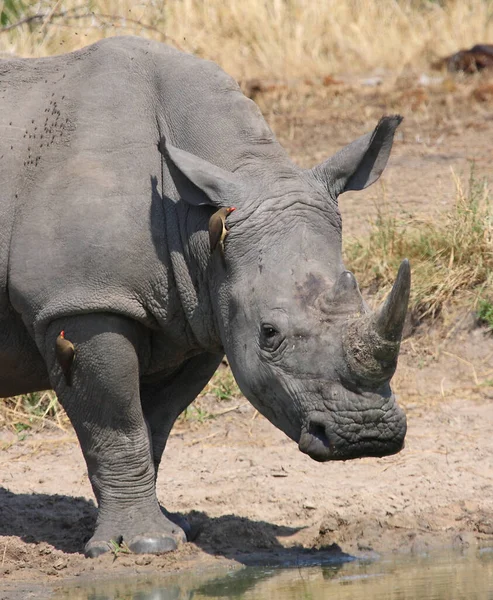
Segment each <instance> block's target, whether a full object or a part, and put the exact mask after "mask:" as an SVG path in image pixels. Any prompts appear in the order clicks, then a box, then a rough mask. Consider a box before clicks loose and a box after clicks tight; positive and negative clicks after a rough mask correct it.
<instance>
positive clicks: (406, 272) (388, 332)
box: [375, 258, 411, 342]
mask: <svg viewBox="0 0 493 600" xmlns="http://www.w3.org/2000/svg"><path fill="white" fill-rule="evenodd" d="M410 291H411V267H410V265H409V261H408V260H407V258H406V259H405V260H403V261H402V263H401V266H400V267H399V272H398V273H397V278H396V280H395V283H394V285H393V287H392V291H391V292H390V294H389V295H388V297H387V299H386V300H385V302H384V303H383V305H382V306H381V308H380V309H379V311H378V312H377V318H376V320H375V328H376V330H377V333H378V335H379V336H380V337H381V338H383V339H384V340H388V341H390V342H398V341H400V339H401V335H402V330H403V328H404V321H405V319H406V313H407V305H408V303H409V293H410Z"/></svg>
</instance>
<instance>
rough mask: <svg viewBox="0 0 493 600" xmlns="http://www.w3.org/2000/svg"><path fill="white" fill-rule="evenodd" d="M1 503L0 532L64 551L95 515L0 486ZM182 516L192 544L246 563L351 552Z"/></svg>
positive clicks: (68, 499)
mask: <svg viewBox="0 0 493 600" xmlns="http://www.w3.org/2000/svg"><path fill="white" fill-rule="evenodd" d="M0 506H1V507H2V510H1V511H0V536H17V537H19V538H21V539H22V540H23V541H24V542H27V543H35V544H38V543H41V542H45V543H47V544H49V545H51V546H53V547H54V548H56V549H57V550H61V551H62V552H65V553H68V554H75V553H82V552H83V549H84V545H85V543H86V542H87V540H88V539H89V538H90V537H91V535H92V531H93V529H94V526H95V523H96V516H97V509H96V506H95V505H94V503H93V502H92V500H87V499H85V498H75V497H72V496H65V495H58V494H55V495H48V494H36V493H34V494H14V493H13V492H10V491H9V490H7V489H5V488H2V487H0ZM183 516H184V517H185V518H186V519H187V520H188V521H189V523H190V525H191V532H192V533H191V537H192V542H193V544H194V545H196V546H197V547H198V548H200V549H201V550H203V551H204V552H206V553H207V554H210V555H213V556H223V557H225V558H228V559H234V560H236V561H238V562H240V563H242V564H245V565H263V566H268V565H283V566H290V565H293V566H295V565H307V564H320V563H324V562H327V561H328V562H331V561H333V560H348V559H350V558H351V557H350V556H349V555H347V554H345V553H343V552H342V550H341V549H340V548H339V546H337V545H336V544H333V545H332V546H328V547H325V548H321V549H317V550H315V549H306V548H302V547H300V546H296V545H294V546H292V547H285V546H284V545H283V544H282V543H281V542H280V541H279V538H289V537H290V536H293V535H295V534H296V533H297V532H298V531H300V528H296V527H285V526H279V525H275V524H272V523H268V522H265V521H252V520H250V519H247V518H244V517H238V516H236V515H225V516H222V517H215V518H213V517H209V516H208V515H207V514H206V513H203V512H198V511H192V512H190V513H188V514H186V515H183ZM288 543H289V542H288Z"/></svg>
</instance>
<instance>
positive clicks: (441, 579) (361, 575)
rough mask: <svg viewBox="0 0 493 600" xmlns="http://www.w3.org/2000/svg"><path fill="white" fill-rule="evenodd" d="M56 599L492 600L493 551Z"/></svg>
mask: <svg viewBox="0 0 493 600" xmlns="http://www.w3.org/2000/svg"><path fill="white" fill-rule="evenodd" d="M52 597H53V598H56V599H57V600H62V599H63V600H65V599H67V600H68V599H69V598H70V600H191V599H192V598H193V599H194V600H199V599H204V600H205V599H214V598H216V599H227V598H234V599H244V600H247V599H248V600H268V599H269V600H270V599H281V600H300V599H301V600H322V599H323V600H326V599H330V600H377V599H378V600H493V548H483V549H475V550H470V551H467V552H462V553H446V554H429V555H427V554H424V555H420V556H408V555H407V556H402V555H401V556H393V557H381V558H378V559H372V560H369V559H366V560H362V559H357V560H349V561H346V562H340V561H339V562H337V561H336V562H332V563H329V564H323V565H320V564H319V565H311V566H306V565H302V564H299V565H295V566H290V567H289V568H280V567H275V568H267V567H260V566H259V567H243V568H238V569H229V570H227V571H224V572H218V571H203V572H186V573H183V574H181V575H166V574H165V573H163V574H161V575H158V574H156V575H155V576H153V577H152V578H146V579H139V580H131V579H120V580H119V581H112V582H109V581H106V582H91V583H89V582H80V583H78V584H74V585H70V586H66V587H64V588H61V589H60V588H59V589H58V590H57V591H56V592H55V593H54V595H53V596H52Z"/></svg>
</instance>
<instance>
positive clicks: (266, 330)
mask: <svg viewBox="0 0 493 600" xmlns="http://www.w3.org/2000/svg"><path fill="white" fill-rule="evenodd" d="M280 343H281V335H280V333H279V331H277V329H276V328H275V327H273V326H272V325H269V324H264V325H262V327H261V330H260V346H261V348H262V349H264V350H271V351H272V350H275V349H276V348H277V347H278V346H279V344H280Z"/></svg>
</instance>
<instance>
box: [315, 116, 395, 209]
mask: <svg viewBox="0 0 493 600" xmlns="http://www.w3.org/2000/svg"><path fill="white" fill-rule="evenodd" d="M401 121H402V117H401V116H399V115H393V116H391V117H383V118H382V119H380V121H379V123H378V125H377V126H376V127H375V130H374V131H373V132H372V133H367V134H366V135H363V136H362V137H360V138H358V139H357V140H355V141H354V142H352V143H351V144H348V145H347V146H345V147H344V148H343V149H342V150H339V152H338V153H337V154H334V156H332V157H331V158H329V159H328V160H326V161H325V162H324V163H322V164H320V165H318V166H317V167H315V168H314V169H312V173H313V175H315V177H316V178H317V179H318V180H319V181H321V182H322V183H323V184H324V185H325V186H326V187H327V188H328V189H329V191H330V192H331V195H335V197H337V196H338V195H339V194H342V193H343V192H347V191H348V190H362V189H364V188H365V187H368V186H369V185H371V184H372V183H374V182H375V181H376V180H377V179H378V178H379V177H380V175H381V174H382V172H383V170H384V169H385V166H386V165H387V161H388V159H389V155H390V150H391V149H392V142H393V141H394V133H395V130H396V129H397V127H398V126H399V123H400V122H401Z"/></svg>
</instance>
